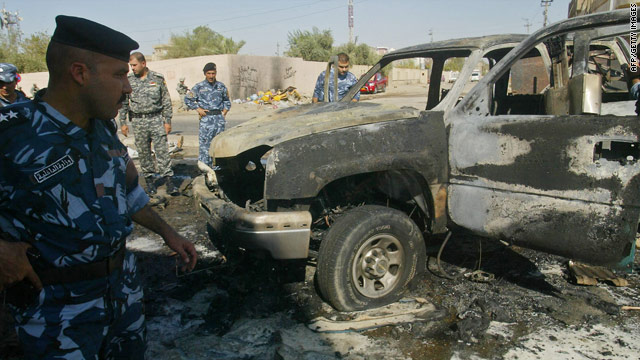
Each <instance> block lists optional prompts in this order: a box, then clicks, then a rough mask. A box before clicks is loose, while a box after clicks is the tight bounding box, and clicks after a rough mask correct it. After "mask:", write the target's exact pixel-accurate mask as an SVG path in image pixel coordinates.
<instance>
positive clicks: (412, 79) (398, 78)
mask: <svg viewBox="0 0 640 360" xmlns="http://www.w3.org/2000/svg"><path fill="white" fill-rule="evenodd" d="M428 79H429V70H428V69H425V70H420V69H403V68H393V69H391V72H390V73H389V84H390V85H404V84H426V83H427V80H428Z"/></svg>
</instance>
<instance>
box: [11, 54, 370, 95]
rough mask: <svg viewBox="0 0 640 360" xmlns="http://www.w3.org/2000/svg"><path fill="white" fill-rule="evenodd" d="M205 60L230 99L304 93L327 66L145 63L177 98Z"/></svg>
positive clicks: (232, 60)
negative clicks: (180, 85)
mask: <svg viewBox="0 0 640 360" xmlns="http://www.w3.org/2000/svg"><path fill="white" fill-rule="evenodd" d="M208 62H213V63H215V64H216V65H217V68H218V75H217V79H218V80H219V81H222V82H223V83H224V84H225V85H227V87H228V88H229V93H230V96H231V99H232V100H233V99H238V98H240V99H244V98H246V97H248V96H250V95H251V94H255V93H257V92H258V91H266V90H269V89H275V90H277V89H286V88H287V87H289V86H294V87H296V88H297V89H298V91H299V92H300V93H301V94H303V95H307V96H311V95H312V94H313V88H314V86H315V84H316V80H317V78H318V75H319V74H320V72H322V71H323V70H324V69H325V68H326V63H324V62H315V61H304V60H302V59H301V58H288V57H277V56H253V55H211V56H198V57H190V58H183V59H171V60H160V61H147V66H148V67H149V69H151V70H153V71H157V72H159V73H161V74H163V75H164V77H165V80H166V81H167V87H168V88H169V94H170V95H171V98H172V99H173V100H177V99H178V92H177V91H176V87H177V85H178V80H179V79H180V78H181V77H184V78H185V84H186V85H187V86H188V87H189V88H191V87H192V86H193V85H195V84H196V83H198V82H200V81H202V80H204V75H203V73H202V68H203V67H204V65H205V64H206V63H208ZM368 69H369V67H368V66H363V65H355V66H353V67H352V69H351V72H353V73H354V75H356V76H357V77H360V76H361V75H362V74H364V73H365V72H366V71H367V70H368ZM21 76H22V81H21V82H20V84H19V85H20V86H22V89H23V91H25V93H26V94H27V95H29V90H30V89H31V86H32V84H33V83H36V84H37V85H38V87H40V88H43V87H46V86H47V82H48V79H49V75H48V73H46V72H44V73H30V74H21Z"/></svg>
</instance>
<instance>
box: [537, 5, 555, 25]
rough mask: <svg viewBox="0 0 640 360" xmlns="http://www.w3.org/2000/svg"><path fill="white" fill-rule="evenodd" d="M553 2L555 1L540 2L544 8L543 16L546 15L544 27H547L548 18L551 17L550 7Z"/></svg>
mask: <svg viewBox="0 0 640 360" xmlns="http://www.w3.org/2000/svg"><path fill="white" fill-rule="evenodd" d="M552 2H553V0H540V6H542V7H544V11H543V12H542V14H543V15H544V23H543V25H542V26H543V27H546V26H547V17H548V15H549V5H551V3H552Z"/></svg>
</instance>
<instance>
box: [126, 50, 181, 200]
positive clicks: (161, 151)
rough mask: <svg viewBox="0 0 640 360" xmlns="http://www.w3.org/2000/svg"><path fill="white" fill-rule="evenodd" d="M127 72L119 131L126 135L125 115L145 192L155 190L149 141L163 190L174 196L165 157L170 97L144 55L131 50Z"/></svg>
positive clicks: (127, 129)
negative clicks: (126, 87) (134, 145)
mask: <svg viewBox="0 0 640 360" xmlns="http://www.w3.org/2000/svg"><path fill="white" fill-rule="evenodd" d="M129 65H130V66H131V73H130V74H129V75H128V79H129V83H130V84H131V89H132V90H133V91H132V92H131V94H129V96H128V98H127V100H126V101H125V102H124V104H123V106H122V109H121V110H120V125H121V130H122V134H124V136H127V134H128V133H129V127H128V126H127V124H126V118H127V114H128V115H129V120H130V121H131V123H132V125H133V132H134V134H135V139H136V147H137V148H138V154H139V156H140V166H141V167H142V174H143V175H144V177H145V182H146V183H147V192H148V193H149V194H151V195H153V194H155V193H156V185H155V179H154V175H155V173H156V171H155V165H154V161H153V154H152V153H151V143H153V148H154V150H155V152H156V160H157V163H158V173H159V174H160V176H161V177H163V178H164V179H165V184H166V185H167V193H168V194H170V195H178V194H179V192H178V189H177V188H176V186H175V185H174V184H173V181H171V177H172V176H173V169H171V158H170V157H169V146H168V145H167V135H168V134H169V132H171V116H172V114H173V110H172V108H171V97H170V96H169V90H168V89H167V83H166V82H165V81H164V77H163V76H162V75H161V74H159V73H157V72H155V71H151V70H149V68H147V62H146V60H145V58H144V55H142V53H140V52H134V53H132V54H131V57H130V58H129Z"/></svg>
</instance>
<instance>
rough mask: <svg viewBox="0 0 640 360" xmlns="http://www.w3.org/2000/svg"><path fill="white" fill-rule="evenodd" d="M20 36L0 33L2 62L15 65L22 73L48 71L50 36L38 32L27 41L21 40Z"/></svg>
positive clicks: (11, 33) (0, 60) (12, 33)
mask: <svg viewBox="0 0 640 360" xmlns="http://www.w3.org/2000/svg"><path fill="white" fill-rule="evenodd" d="M20 35H21V34H18V33H16V32H11V31H10V32H8V33H6V34H5V33H0V62H8V63H11V64H14V65H15V66H16V67H17V68H18V72H22V73H28V72H38V71H46V70H47V64H46V61H45V56H46V53H47V46H48V45H49V35H48V34H47V33H44V32H38V33H35V34H32V35H31V36H30V37H29V38H27V39H26V40H21V36H20Z"/></svg>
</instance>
